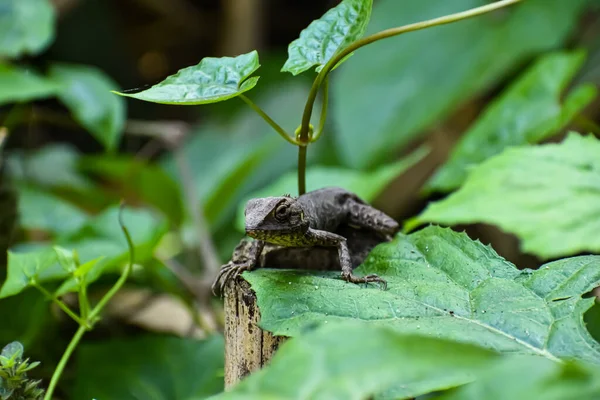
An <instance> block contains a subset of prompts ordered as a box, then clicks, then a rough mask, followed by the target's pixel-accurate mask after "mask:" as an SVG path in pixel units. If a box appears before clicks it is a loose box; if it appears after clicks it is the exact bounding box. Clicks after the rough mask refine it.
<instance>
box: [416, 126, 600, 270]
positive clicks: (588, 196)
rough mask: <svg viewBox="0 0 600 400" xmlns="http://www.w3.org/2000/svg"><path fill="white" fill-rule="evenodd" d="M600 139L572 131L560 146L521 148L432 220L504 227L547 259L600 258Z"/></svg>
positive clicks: (479, 171) (487, 166)
mask: <svg viewBox="0 0 600 400" xmlns="http://www.w3.org/2000/svg"><path fill="white" fill-rule="evenodd" d="M599 215H600V140H598V139H596V138H595V137H593V136H591V135H590V136H588V137H584V136H580V135H578V134H575V133H571V134H570V135H569V136H568V137H567V139H566V140H564V141H563V142H562V143H560V144H546V145H542V146H522V147H515V148H511V149H507V150H505V151H504V152H503V153H502V154H500V155H498V156H495V157H493V158H491V159H490V160H488V161H485V162H484V163H482V164H480V165H479V166H477V167H475V168H474V169H473V170H472V172H471V173H470V174H469V176H468V178H467V181H466V182H465V184H464V185H463V186H462V187H461V188H460V190H458V191H457V192H455V193H453V194H451V195H450V196H448V197H447V198H445V199H443V200H441V201H438V202H435V203H432V204H430V205H429V207H427V209H426V210H425V211H424V212H423V213H422V214H421V215H419V216H418V217H416V218H415V219H414V220H412V221H409V222H408V223H407V225H406V227H407V228H411V227H414V226H415V225H418V224H421V223H425V222H436V223H440V224H448V225H452V224H469V223H475V222H483V223H489V224H493V225H497V226H499V227H500V228H502V229H503V230H504V231H506V232H511V233H514V234H515V235H517V236H518V237H519V238H520V239H521V240H522V247H523V250H525V251H527V252H530V253H533V254H536V255H538V256H540V257H543V258H554V257H559V256H566V255H572V254H578V253H580V252H583V251H593V252H600V235H598V234H596V232H598V229H599V226H600V225H599V222H600V219H599V217H598V216H599Z"/></svg>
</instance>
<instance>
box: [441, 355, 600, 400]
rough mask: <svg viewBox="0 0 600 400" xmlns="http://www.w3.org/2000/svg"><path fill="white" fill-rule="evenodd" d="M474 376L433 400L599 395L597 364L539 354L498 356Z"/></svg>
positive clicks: (536, 399) (565, 399)
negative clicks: (474, 379)
mask: <svg viewBox="0 0 600 400" xmlns="http://www.w3.org/2000/svg"><path fill="white" fill-rule="evenodd" d="M478 375H479V376H478V379H477V380H476V381H475V382H473V383H471V384H469V385H465V386H463V387H461V388H459V389H457V390H455V391H453V392H449V393H447V394H445V395H441V396H439V397H435V399H437V400H480V399H486V400H504V399H527V400H548V399H556V400H558V399H563V400H570V399H581V400H583V399H589V400H594V399H597V398H599V397H600V374H599V373H598V371H597V366H588V365H585V364H582V363H571V362H569V363H564V364H563V363H554V362H551V361H549V360H545V359H543V358H539V357H531V356H513V357H508V358H505V359H502V360H501V361H500V362H498V363H497V364H496V365H493V366H492V367H491V368H487V369H485V370H483V371H481V373H480V374H478Z"/></svg>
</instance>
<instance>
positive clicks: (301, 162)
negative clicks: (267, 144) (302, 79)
mask: <svg viewBox="0 0 600 400" xmlns="http://www.w3.org/2000/svg"><path fill="white" fill-rule="evenodd" d="M521 1H523V0H500V1H496V2H494V3H491V4H486V5H484V6H481V7H476V8H472V9H470V10H467V11H462V12H458V13H455V14H450V15H445V16H443V17H439V18H434V19H430V20H426V21H421V22H416V23H414V24H409V25H404V26H400V27H396V28H390V29H386V30H384V31H381V32H378V33H375V34H373V35H370V36H367V37H364V38H362V39H359V40H356V41H354V42H352V43H351V44H350V45H349V46H348V47H346V48H345V49H343V50H342V51H340V52H339V53H337V54H336V55H335V56H334V57H332V58H331V59H330V60H329V61H328V62H327V64H325V66H324V67H323V69H322V70H321V72H319V74H318V75H317V77H316V78H315V80H314V82H313V85H312V87H311V89H310V93H309V94H308V99H307V100H306V105H305V107H304V113H303V114H302V124H301V125H300V134H299V135H298V141H299V142H300V143H308V141H309V125H310V117H311V116H312V112H313V107H314V104H315V100H316V99H317V94H318V93H319V89H320V88H321V86H322V85H323V82H324V81H325V79H326V78H327V75H328V74H329V72H331V71H332V70H333V69H334V68H335V67H336V66H337V64H338V63H339V62H340V61H342V60H343V59H344V58H346V57H347V56H348V55H350V54H351V53H353V52H354V51H356V50H358V49H360V48H361V47H364V46H366V45H368V44H371V43H373V42H376V41H378V40H382V39H387V38H390V37H394V36H398V35H401V34H403V33H407V32H414V31H418V30H421V29H426V28H431V27H433V26H439V25H446V24H450V23H453V22H457V21H461V20H464V19H468V18H473V17H477V16H479V15H482V14H486V13H489V12H491V11H496V10H499V9H501V8H504V7H507V6H510V5H513V4H516V3H520V2H521ZM301 166H303V168H306V149H304V150H303V149H302V147H300V148H299V153H298V190H299V191H300V192H301V193H300V194H303V193H304V192H302V191H301V189H302V188H305V187H306V182H302V179H305V176H306V173H305V172H304V171H300V168H301Z"/></svg>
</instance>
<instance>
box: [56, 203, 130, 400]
mask: <svg viewBox="0 0 600 400" xmlns="http://www.w3.org/2000/svg"><path fill="white" fill-rule="evenodd" d="M123 206H124V203H121V208H120V210H119V225H120V226H121V230H122V231H123V235H125V239H126V240H127V246H128V247H129V263H128V264H127V266H126V267H125V270H124V271H123V273H122V274H121V276H120V277H119V280H118V281H117V282H116V283H115V284H114V285H113V286H112V287H111V288H110V290H109V291H108V292H107V293H106V294H105V295H104V297H102V299H101V300H100V301H99V302H98V304H96V307H94V309H93V310H92V311H91V312H90V313H89V315H88V318H87V319H86V320H85V321H84V324H80V325H79V328H78V329H77V332H75V335H73V338H72V339H71V342H69V346H67V349H66V350H65V352H64V353H63V355H62V357H61V358H60V361H59V362H58V365H57V366H56V369H55V370H54V374H52V379H50V384H49V385H48V390H47V391H46V394H45V395H44V400H52V394H53V393H54V389H55V388H56V385H57V384H58V380H59V379H60V376H61V375H62V373H63V371H64V369H65V367H66V365H67V362H68V361H69V358H71V355H72V354H73V352H74V351H75V348H76V347H77V345H78V344H79V342H80V341H81V338H82V337H83V335H84V334H85V332H86V331H87V330H88V329H91V326H93V324H94V323H95V322H96V319H97V318H98V315H99V314H100V312H101V311H102V309H103V308H104V306H106V304H107V303H108V302H109V300H110V299H111V298H112V297H113V296H114V295H115V294H116V293H117V292H118V291H119V289H121V287H122V286H123V285H124V284H125V282H126V281H127V278H128V277H129V274H130V273H131V270H132V269H133V264H134V262H135V253H134V246H133V241H132V240H131V235H130V234H129V230H128V229H127V227H126V226H125V224H124V223H123Z"/></svg>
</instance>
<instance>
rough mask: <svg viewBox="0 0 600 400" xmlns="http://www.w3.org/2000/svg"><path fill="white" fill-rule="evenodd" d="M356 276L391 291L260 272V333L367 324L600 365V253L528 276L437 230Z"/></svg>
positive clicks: (395, 244) (382, 255) (392, 248)
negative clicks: (596, 335) (593, 316)
mask: <svg viewBox="0 0 600 400" xmlns="http://www.w3.org/2000/svg"><path fill="white" fill-rule="evenodd" d="M356 272H357V273H358V274H372V273H375V274H378V275H380V276H382V277H383V278H384V279H386V280H387V281H388V290H387V291H383V290H381V289H378V288H377V287H374V286H371V287H370V288H365V287H364V286H363V285H354V284H351V283H347V282H345V281H343V280H342V279H341V278H340V274H339V272H327V273H321V274H316V273H313V272H308V271H291V270H287V271H280V270H266V269H259V270H256V271H254V272H252V273H245V274H244V278H245V279H246V280H248V281H249V282H250V284H251V285H252V289H253V290H254V291H255V292H256V295H257V299H258V306H259V308H260V312H261V322H260V325H261V327H262V328H264V329H266V330H268V331H271V332H273V333H274V334H276V335H286V336H296V335H298V334H299V333H300V332H301V331H302V330H303V329H305V328H307V327H310V326H313V325H315V324H317V325H319V324H324V323H328V322H329V323H332V322H335V321H339V320H348V319H360V320H364V321H369V323H371V324H374V325H386V326H390V327H393V328H394V329H396V330H398V331H400V332H404V333H415V334H421V335H426V336H432V337H439V338H446V339H450V340H456V341H459V342H465V343H472V344H477V345H480V346H483V347H486V348H490V349H494V350H496V351H500V352H505V353H520V354H534V355H537V356H542V357H546V358H549V359H554V360H555V359H557V358H578V359H581V360H585V361H590V362H594V363H597V364H598V363H600V344H598V343H597V342H595V341H594V339H593V338H592V337H591V336H590V334H589V333H588V332H587V331H586V329H585V326H584V324H583V313H584V312H585V311H586V310H587V309H589V308H590V307H591V306H592V304H593V301H594V300H593V299H590V298H586V299H583V298H581V295H582V294H584V293H587V292H588V291H590V290H591V289H593V288H594V287H596V286H597V285H598V284H600V257H599V256H587V257H574V258H570V259H565V260H561V261H557V262H553V263H549V264H546V265H545V266H543V267H541V269H540V270H538V271H532V270H525V271H522V272H521V271H519V270H518V269H517V268H516V267H515V266H514V265H513V264H511V263H509V262H508V261H506V260H504V259H503V258H501V257H500V256H498V255H497V254H496V252H494V250H493V249H492V248H490V247H486V246H484V245H482V244H481V243H479V242H474V241H472V240H471V239H469V238H468V236H467V235H465V234H462V233H456V232H453V231H451V230H450V229H443V228H439V227H434V226H432V227H428V228H425V229H423V230H421V231H419V232H416V233H414V234H412V235H410V236H405V235H401V234H399V235H398V236H397V237H396V238H395V239H394V241H392V242H390V243H384V244H381V245H379V246H377V247H376V248H375V249H374V250H373V251H372V252H371V254H370V255H369V256H368V258H367V259H366V260H365V262H364V263H363V265H362V266H360V267H359V268H358V269H357V270H356ZM324 299H327V300H326V301H324Z"/></svg>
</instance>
